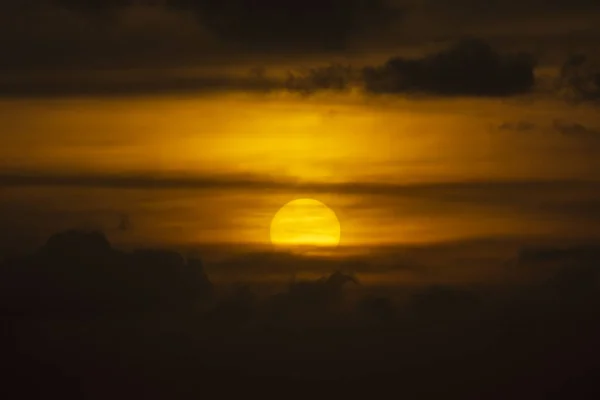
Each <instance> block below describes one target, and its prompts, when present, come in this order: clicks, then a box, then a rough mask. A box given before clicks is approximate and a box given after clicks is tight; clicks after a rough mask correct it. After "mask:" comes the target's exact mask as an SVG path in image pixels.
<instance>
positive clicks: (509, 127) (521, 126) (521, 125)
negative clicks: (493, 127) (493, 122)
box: [498, 121, 536, 132]
mask: <svg viewBox="0 0 600 400" xmlns="http://www.w3.org/2000/svg"><path fill="white" fill-rule="evenodd" d="M535 128H536V124H534V123H533V122H530V121H510V122H503V123H502V124H500V125H499V126H498V129H500V130H502V131H519V132H524V131H531V130H534V129H535Z"/></svg>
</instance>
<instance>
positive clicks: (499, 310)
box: [0, 231, 600, 399]
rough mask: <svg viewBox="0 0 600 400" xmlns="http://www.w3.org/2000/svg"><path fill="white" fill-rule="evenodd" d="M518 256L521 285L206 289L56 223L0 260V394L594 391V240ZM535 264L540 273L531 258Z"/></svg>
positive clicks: (598, 324)
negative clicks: (26, 249) (35, 246)
mask: <svg viewBox="0 0 600 400" xmlns="http://www.w3.org/2000/svg"><path fill="white" fill-rule="evenodd" d="M525 253H527V252H525V251H524V252H522V253H521V257H520V258H519V269H518V272H519V274H521V275H527V276H528V281H520V282H519V283H518V284H517V285H513V284H511V283H505V284H500V285H495V286H485V287H475V286H460V285H456V284H454V285H450V284H447V285H441V286H440V285H435V286H419V287H409V286H407V285H402V284H399V285H398V286H396V287H395V289H394V290H395V291H394V292H393V293H390V294H385V293H384V292H382V291H377V288H373V287H368V286H367V285H365V284H363V283H361V282H360V281H357V280H356V279H355V278H354V277H353V276H352V275H349V274H344V273H341V272H336V271H331V273H328V274H325V275H323V277H322V278H320V279H313V280H296V281H292V282H290V283H289V284H287V285H285V286H283V287H281V288H279V289H278V290H277V291H276V292H275V293H263V292H260V291H258V290H256V289H255V288H253V287H252V286H248V285H244V284H243V283H240V285H238V286H237V287H234V288H233V289H227V288H218V287H217V286H216V285H213V284H211V283H210V280H209V277H208V276H206V274H205V273H204V271H203V268H202V264H201V262H200V261H199V260H187V261H186V260H185V258H184V257H182V256H180V255H179V254H177V253H174V252H169V251H156V250H144V251H135V252H131V253H127V252H122V251H119V250H116V249H114V248H112V246H111V245H110V243H108V242H107V240H106V239H105V238H104V237H103V235H102V234H100V233H94V232H73V231H69V232H63V233H59V234H56V235H54V236H53V237H51V238H50V239H49V240H48V241H47V243H46V244H45V245H44V246H42V248H40V249H39V250H38V251H36V252H34V253H33V254H31V255H27V256H23V257H19V258H15V259H12V260H9V261H7V262H4V263H3V264H2V265H1V266H0V277H1V278H2V279H0V285H1V286H2V291H0V294H1V296H0V305H1V308H0V311H1V312H2V317H3V328H4V329H5V332H7V333H9V334H8V335H4V336H3V338H2V340H1V341H0V346H1V347H0V348H1V349H2V350H3V357H2V361H1V362H2V366H3V367H7V368H6V369H5V378H8V379H7V380H6V384H5V386H4V388H7V386H8V387H9V388H10V389H12V388H13V387H14V388H15V389H17V390H18V393H19V394H20V395H21V396H24V397H39V396H38V395H39V394H41V393H40V392H41V391H42V390H48V388H50V389H52V390H57V391H60V392H61V393H62V394H63V395H65V396H66V395H67V394H69V395H70V394H71V393H72V397H71V396H68V397H67V398H81V397H82V396H83V397H86V398H104V397H106V396H107V395H108V394H110V393H115V392H118V393H120V394H131V395H134V394H137V395H140V394H143V395H144V397H145V398H166V397H172V396H176V395H178V394H180V393H182V392H185V393H186V394H193V395H196V394H197V395H199V396H200V395H202V394H205V393H206V391H207V390H209V388H211V389H212V387H213V384H215V386H218V387H219V390H220V393H225V392H227V391H228V388H227V387H225V388H224V387H223V382H235V384H236V385H233V386H235V387H234V388H229V389H232V390H234V391H236V390H242V391H243V394H246V395H247V394H248V393H250V392H252V391H253V389H259V390H260V392H261V393H263V394H264V393H265V389H267V388H269V387H272V385H273V381H276V382H277V388H278V389H279V388H280V387H282V388H284V389H288V390H289V389H294V390H296V391H297V390H299V389H297V388H302V389H309V390H322V389H323V387H325V388H331V389H335V393H337V394H341V395H346V393H348V394H350V393H352V394H356V392H357V390H360V389H364V390H366V391H368V393H370V394H371V395H372V394H373V393H375V392H377V391H378V390H384V389H385V390H391V389H394V388H395V389H398V379H399V378H398V377H399V376H400V377H401V378H402V379H401V385H402V393H403V394H404V395H406V396H410V397H419V398H423V397H425V398H440V396H441V397H444V396H445V397H457V398H463V399H478V398H482V397H485V398H497V399H501V398H572V397H577V398H584V397H585V396H584V395H586V396H589V395H591V394H594V395H597V394H598V387H597V385H596V382H597V378H598V370H597V368H596V367H597V359H598V355H599V347H598V344H599V342H598V337H599V334H600V320H599V319H598V310H600V286H599V285H598V283H599V281H598V278H599V277H600V274H599V272H600V269H599V268H598V251H597V249H596V250H594V251H592V250H590V249H588V248H579V249H575V248H572V249H568V250H561V249H558V248H548V249H537V250H530V251H529V252H528V253H527V254H529V255H527V256H525V255H524V254H525ZM547 260H549V261H550V262H553V263H554V265H553V266H552V268H550V269H551V271H548V268H543V267H542V268H538V267H536V266H535V265H533V264H539V263H545V262H546V261H547ZM282 262H284V263H285V261H284V260H282ZM528 265H529V266H531V268H533V269H534V270H537V271H538V273H537V276H536V277H533V279H529V278H530V276H529V273H528V272H526V271H524V269H526V268H527V267H528ZM458 267H460V266H458ZM534 275H535V274H534ZM249 355H252V356H251V357H250V356H249ZM123 377H126V378H125V379H124V378H123ZM149 377H152V379H149ZM73 380H75V381H76V382H77V384H74V383H73ZM348 380H352V381H354V383H353V384H352V385H348V384H347V382H348ZM432 381H434V382H435V383H436V384H435V385H431V382H432ZM238 386H241V388H239V387H238ZM557 394H560V396H558V395H557ZM30 395H31V396H30ZM553 396H556V397H553ZM595 397H597V396H595Z"/></svg>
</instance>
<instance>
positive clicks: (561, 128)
mask: <svg viewBox="0 0 600 400" xmlns="http://www.w3.org/2000/svg"><path fill="white" fill-rule="evenodd" d="M552 125H553V127H554V129H555V130H556V131H557V132H559V133H560V134H562V135H565V136H569V137H576V138H577V137H579V138H591V139H600V129H595V128H590V127H587V126H585V125H582V124H580V123H578V122H565V121H561V120H554V121H553V123H552Z"/></svg>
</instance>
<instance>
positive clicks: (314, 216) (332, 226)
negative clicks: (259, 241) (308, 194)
mask: <svg viewBox="0 0 600 400" xmlns="http://www.w3.org/2000/svg"><path fill="white" fill-rule="evenodd" d="M271 243H273V245H274V246H278V247H288V248H289V247H292V248H293V247H329V248H331V247H336V246H337V245H339V243H340V221H339V220H338V218H337V216H336V215H335V212H333V210H332V209H331V208H329V207H327V206H326V205H325V204H323V203H321V202H320V201H318V200H314V199H297V200H293V201H290V202H289V203H287V204H286V205H284V206H283V207H281V209H280V210H279V211H278V212H277V214H275V216H274V217H273V220H272V221H271Z"/></svg>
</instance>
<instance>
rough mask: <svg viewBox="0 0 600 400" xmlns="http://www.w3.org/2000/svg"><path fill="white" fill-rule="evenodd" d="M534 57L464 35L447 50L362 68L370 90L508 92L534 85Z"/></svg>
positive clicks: (471, 93)
mask: <svg viewBox="0 0 600 400" xmlns="http://www.w3.org/2000/svg"><path fill="white" fill-rule="evenodd" d="M534 67H535V63H534V60H533V59H532V57H531V56H530V55H527V54H522V53H520V54H500V53H498V52H496V51H495V50H493V49H492V47H491V46H490V45H488V44H487V43H486V42H484V41H483V40H481V39H477V38H467V39H463V40H461V41H460V42H458V43H457V44H456V45H455V46H454V47H452V48H450V49H449V50H444V51H441V52H439V53H435V54H431V55H428V56H425V57H423V58H419V59H405V58H401V57H396V58H391V59H389V60H388V61H387V62H386V63H385V64H384V65H381V66H376V67H367V68H365V69H364V71H363V76H364V81H365V86H366V90H367V91H368V92H371V93H384V94H385V93H389V94H400V93H428V94H437V95H470V96H509V95H514V94H520V93H526V92H529V91H530V90H531V89H532V88H533V85H534V81H535V80H534V74H533V71H534Z"/></svg>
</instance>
